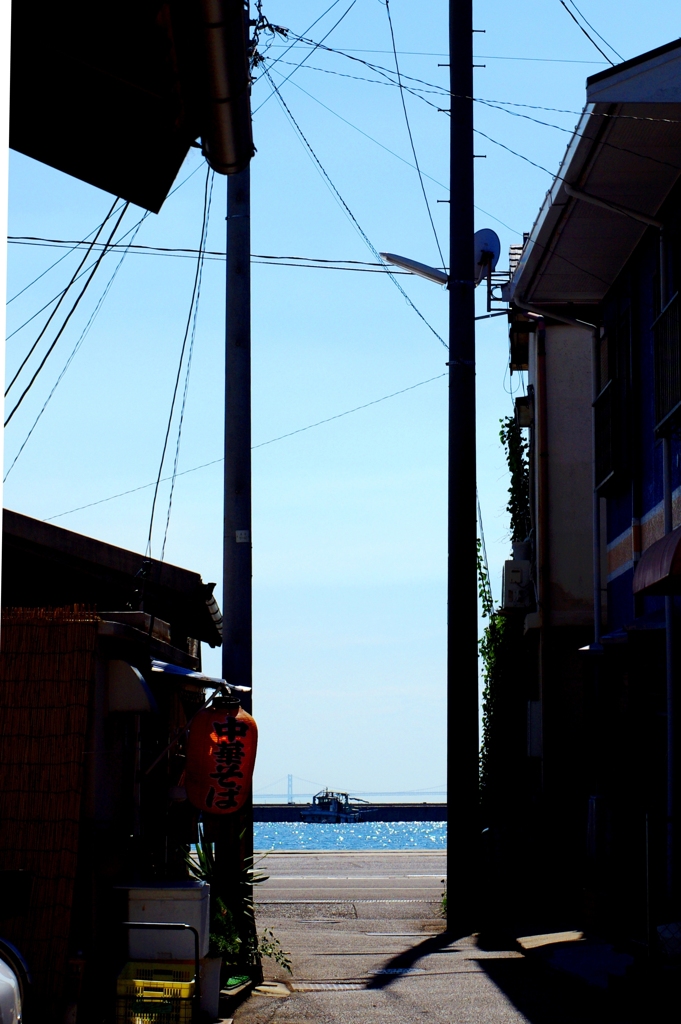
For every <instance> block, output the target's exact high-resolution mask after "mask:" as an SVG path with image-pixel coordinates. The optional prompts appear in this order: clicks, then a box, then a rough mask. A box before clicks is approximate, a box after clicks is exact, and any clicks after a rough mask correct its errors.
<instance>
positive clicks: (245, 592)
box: [211, 167, 254, 938]
mask: <svg viewBox="0 0 681 1024" xmlns="http://www.w3.org/2000/svg"><path fill="white" fill-rule="evenodd" d="M250 203H251V189H250V169H249V168H248V167H247V168H246V169H245V170H243V171H240V172H239V173H238V174H233V175H230V176H229V177H228V178H227V282H226V339H225V341H226V344H225V485H224V502H225V504H224V555H223V574H224V575H223V598H222V612H223V618H224V621H223V639H222V675H223V677H224V678H225V679H226V680H227V681H228V682H230V683H234V684H236V685H237V686H250V685H251V681H252V660H253V659H252V630H251V620H252V616H251V575H252V571H251V569H252V558H251V206H250ZM241 703H242V705H243V706H244V708H245V709H246V711H249V712H250V711H251V710H252V700H251V694H250V693H244V694H243V695H242V697H241ZM211 836H212V837H214V838H215V842H216V849H215V862H216V878H215V883H216V887H217V894H218V895H219V896H220V897H221V898H222V899H223V900H224V901H225V903H226V905H227V907H228V908H229V909H230V910H231V912H232V914H233V917H234V922H235V924H236V926H237V929H238V930H239V932H240V934H241V935H242V938H246V937H247V936H246V935H245V934H244V933H245V932H249V931H251V930H252V927H253V924H252V921H251V920H250V919H248V917H247V915H245V912H244V906H243V895H244V894H243V887H242V883H243V881H244V869H245V868H246V867H247V865H248V864H249V863H250V861H249V860H248V858H249V857H252V855H253V803H252V800H249V801H248V802H247V803H246V805H245V806H244V807H243V809H242V810H241V811H240V812H239V813H237V814H227V815H224V817H222V818H220V819H218V820H217V821H216V822H215V823H214V824H212V825H211ZM250 937H251V938H254V935H251V936H250Z"/></svg>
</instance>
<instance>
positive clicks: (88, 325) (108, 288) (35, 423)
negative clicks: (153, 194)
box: [3, 221, 142, 482]
mask: <svg viewBox="0 0 681 1024" xmlns="http://www.w3.org/2000/svg"><path fill="white" fill-rule="evenodd" d="M141 226H142V221H140V222H139V223H138V225H137V227H136V229H135V233H134V234H133V236H132V237H133V238H135V236H136V235H137V232H138V231H139V230H140V228H141ZM129 248H130V246H128V247H127V248H126V249H125V250H124V251H123V255H122V256H121V258H120V260H119V261H118V263H117V264H116V269H115V270H114V272H113V274H112V275H111V277H110V278H109V281H108V283H107V285H106V288H105V289H104V292H103V293H102V295H101V297H100V299H99V301H98V302H97V305H96V306H95V308H94V310H93V311H92V313H91V314H90V318H89V319H88V322H87V323H86V324H85V327H84V328H83V330H82V331H81V333H80V336H79V338H78V341H77V342H76V344H75V345H74V347H73V349H72V351H71V354H70V355H69V357H68V359H67V360H66V363H65V364H64V367H63V369H62V371H61V373H60V374H59V376H58V377H57V379H56V381H55V383H54V384H53V386H52V390H51V391H50V393H49V394H48V396H47V398H46V399H45V401H44V403H43V406H42V408H41V410H40V412H39V413H38V415H37V416H36V418H35V420H34V421H33V424H32V426H31V429H30V430H29V431H28V433H27V435H26V437H25V438H24V440H23V443H22V444H21V446H20V448H19V450H18V452H17V453H16V455H15V456H14V459H13V461H12V464H11V466H10V467H9V469H8V470H7V473H6V474H5V477H4V479H5V480H7V477H8V476H9V475H10V473H11V472H12V470H13V469H14V467H15V465H16V463H17V462H18V461H19V457H20V455H21V453H22V452H23V450H24V448H25V447H26V445H27V444H28V442H29V439H30V437H31V435H32V434H33V431H34V430H35V428H36V427H37V426H38V423H39V422H40V419H41V418H42V415H43V413H44V412H45V410H46V409H47V407H48V405H49V404H50V401H51V399H52V396H53V395H54V393H55V391H56V390H57V388H58V387H59V385H60V384H61V382H62V379H63V378H64V376H65V374H66V372H67V370H68V369H69V367H70V365H71V363H72V362H73V360H74V359H75V357H76V355H77V354H78V352H79V351H80V348H81V346H82V344H83V342H84V341H85V338H86V337H87V335H88V334H89V332H90V328H91V327H92V325H93V323H94V322H95V319H96V317H97V314H98V313H99V311H100V309H101V308H102V306H103V305H104V302H105V300H106V297H107V295H108V294H109V292H110V291H111V287H112V285H113V283H114V281H115V279H116V275H117V274H118V271H119V270H120V269H121V266H122V265H123V260H124V259H125V257H126V256H127V255H128V251H129ZM3 482H4V481H3Z"/></svg>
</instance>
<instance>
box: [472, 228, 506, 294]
mask: <svg viewBox="0 0 681 1024" xmlns="http://www.w3.org/2000/svg"><path fill="white" fill-rule="evenodd" d="M473 242H474V249H475V264H474V270H473V277H474V279H475V283H476V284H480V282H481V281H482V280H484V278H486V277H487V275H488V274H491V273H492V271H493V270H494V268H495V267H496V265H497V263H498V261H499V255H500V253H501V242H500V241H499V236H498V234H497V233H496V231H492V229H491V228H482V229H481V230H480V231H476V232H475V235H474V236H473Z"/></svg>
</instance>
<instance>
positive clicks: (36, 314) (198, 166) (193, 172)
mask: <svg viewBox="0 0 681 1024" xmlns="http://www.w3.org/2000/svg"><path fill="white" fill-rule="evenodd" d="M202 166H203V162H202V163H200V164H197V166H196V167H195V168H194V170H193V171H191V172H190V173H189V174H188V175H187V177H186V178H183V179H182V181H181V182H180V183H179V185H176V186H175V188H174V189H172V190H171V191H170V192H169V193H168V197H167V198H168V199H170V197H171V196H172V195H174V194H175V193H176V192H177V191H178V189H181V188H182V186H183V185H184V184H186V182H188V181H189V179H190V178H193V177H194V175H195V174H196V172H197V171H198V170H199V169H200V168H201V167H202ZM148 216H149V211H148V210H147V212H146V213H145V214H144V216H143V217H141V218H140V220H138V221H137V224H133V226H132V227H131V228H130V231H126V233H125V235H123V236H122V238H125V237H126V236H127V235H129V234H131V233H132V232H133V231H135V232H136V231H137V228H138V227H139V225H140V224H142V222H143V221H145V220H146V219H147V217H148ZM100 227H101V225H100ZM97 230H98V228H94V229H93V231H89V232H88V234H87V235H86V236H85V239H84V241H85V242H86V241H87V239H88V238H89V237H90V235H91V234H93V233H94V231H97ZM8 241H9V239H8ZM69 244H71V243H69ZM74 248H76V245H75V243H74ZM112 248H113V247H112ZM68 255H69V254H68V253H65V254H64V255H63V256H60V257H59V259H58V260H57V261H56V262H55V263H52V264H51V266H49V267H48V268H47V270H44V271H43V272H42V274H38V276H37V277H35V278H34V279H33V280H32V281H29V283H28V284H27V285H26V286H25V287H24V288H22V289H21V291H19V292H17V293H16V295H13V296H12V298H11V299H8V300H7V305H8V306H9V304H10V302H14V300H15V299H17V298H19V296H20V295H23V293H24V292H25V291H28V289H29V288H31V287H32V286H33V285H34V284H36V283H37V282H38V281H39V280H40V279H41V278H42V277H44V276H45V274H48V273H49V272H50V270H53V269H54V267H56V266H57V264H58V263H61V261H62V260H64V259H66V257H67V256H68ZM83 273H84V274H86V273H87V269H86V270H84V271H83ZM76 280H78V278H76ZM61 294H63V293H62V292H59V293H58V294H57V295H55V296H54V298H52V299H50V301H49V302H47V303H46V304H45V305H44V306H43V307H42V308H41V309H39V310H38V312H37V313H34V314H33V316H32V317H30V318H29V319H28V320H26V322H25V323H23V324H22V325H21V327H17V329H16V330H15V331H12V333H11V334H8V335H7V340H8V341H9V339H10V338H12V337H14V335H15V334H18V333H19V331H21V330H22V329H23V328H24V327H26V325H27V324H29V323H30V322H31V320H35V318H36V316H40V314H41V313H42V312H43V310H45V309H47V307H48V306H50V305H51V304H52V303H53V302H55V300H56V299H58V298H59V295H61Z"/></svg>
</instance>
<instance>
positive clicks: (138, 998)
mask: <svg viewBox="0 0 681 1024" xmlns="http://www.w3.org/2000/svg"><path fill="white" fill-rule="evenodd" d="M194 990H195V980H194V965H193V964H182V963H153V962H149V961H136V962H131V963H128V964H126V965H125V967H124V968H123V970H122V971H121V973H120V974H119V976H118V982H117V984H116V991H117V996H118V998H117V1000H116V1022H117V1024H189V1022H190V1021H191V1020H192V1009H193V997H194Z"/></svg>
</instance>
